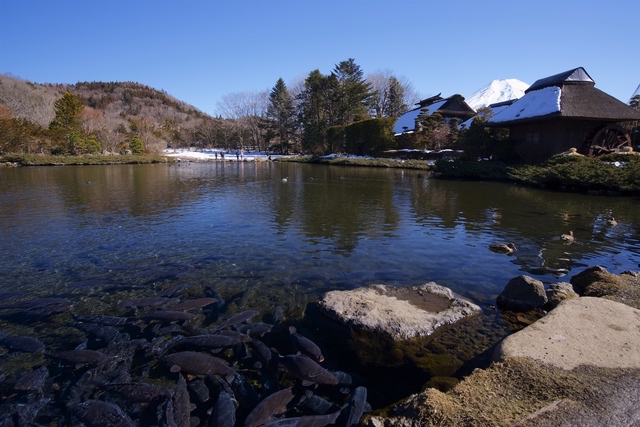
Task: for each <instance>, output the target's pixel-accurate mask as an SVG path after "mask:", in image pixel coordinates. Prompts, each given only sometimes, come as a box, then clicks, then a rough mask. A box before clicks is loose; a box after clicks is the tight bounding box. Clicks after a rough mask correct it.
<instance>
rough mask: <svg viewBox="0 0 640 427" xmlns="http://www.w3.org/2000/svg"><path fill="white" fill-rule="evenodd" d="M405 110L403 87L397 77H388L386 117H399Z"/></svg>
mask: <svg viewBox="0 0 640 427" xmlns="http://www.w3.org/2000/svg"><path fill="white" fill-rule="evenodd" d="M406 111H407V105H406V104H405V103H404V87H402V85H401V84H400V82H399V81H398V79H396V78H395V77H393V76H391V77H390V78H389V96H388V97H387V106H386V117H400V116H401V115H402V114H404V113H405V112H406Z"/></svg>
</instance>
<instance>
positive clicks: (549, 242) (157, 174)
mask: <svg viewBox="0 0 640 427" xmlns="http://www.w3.org/2000/svg"><path fill="white" fill-rule="evenodd" d="M0 178H1V179H2V186H1V188H0V202H1V203H0V233H1V235H2V241H3V242H4V243H3V245H2V250H1V252H0V256H1V258H0V269H1V271H2V275H3V282H2V285H1V286H2V290H3V291H5V292H6V291H14V290H16V289H20V290H21V291H24V292H29V293H33V294H38V295H46V294H50V293H55V292H64V291H66V290H68V289H73V288H77V287H82V286H85V285H84V284H86V283H93V282H95V281H110V282H116V283H134V284H144V283H154V282H158V281H163V280H164V281H170V280H182V281H195V282H212V281H213V282H218V285H219V286H221V287H222V288H223V291H226V292H228V293H237V292H243V291H244V290H246V289H252V293H253V294H254V297H253V298H254V299H260V298H267V299H271V297H270V295H271V294H272V293H273V292H274V289H278V290H279V291H280V292H277V293H278V294H283V292H282V290H283V289H284V290H287V291H286V292H284V294H285V295H286V297H285V298H286V299H287V300H288V301H287V305H289V306H288V308H289V309H291V310H296V309H300V306H298V305H299V304H300V305H302V306H304V303H305V302H306V301H309V300H313V299H315V298H317V297H318V295H320V294H321V293H323V292H324V291H326V290H329V289H345V288H355V287H358V286H362V285H366V284H370V283H389V284H396V285H416V284H422V283H424V282H426V281H432V280H433V281H436V282H438V283H440V284H442V285H445V286H449V287H451V288H453V289H454V290H455V291H456V292H458V293H461V294H463V295H466V296H471V297H473V298H475V299H480V300H481V299H483V298H491V297H492V296H494V295H495V294H497V293H499V292H500V290H501V289H502V288H503V287H504V285H505V284H506V282H507V281H508V280H509V279H510V278H511V277H513V276H516V275H519V274H530V275H534V276H536V277H537V278H539V279H541V280H543V281H545V282H547V283H550V282H556V281H563V280H567V278H566V277H564V276H565V275H571V274H574V273H575V271H574V270H575V269H576V268H578V269H579V268H582V267H584V266H588V265H594V264H601V265H604V266H606V267H607V268H609V269H610V270H611V271H613V272H621V271H624V270H628V269H634V268H637V267H638V262H639V261H640V249H639V248H640V244H638V243H639V242H638V240H639V237H638V227H639V224H640V213H639V212H638V209H637V208H638V202H637V200H635V199H630V198H605V197H591V196H584V195H572V194H561V193H550V192H542V191H536V190H532V189H526V188H521V187H517V186H512V185H506V184H496V183H469V182H464V183H460V182H451V181H439V180H430V179H426V178H425V177H424V176H423V175H422V174H421V173H420V172H417V171H402V170H384V169H374V168H345V167H327V166H315V165H300V164H292V163H284V164H277V163H267V162H265V163H238V164H225V163H203V164H184V163H183V164H180V165H127V166H107V167H105V166H96V167H94V166H85V167H60V168H57V167H48V168H16V169H11V168H7V169H3V170H1V171H0ZM283 178H287V179H286V181H284V180H283ZM611 216H613V217H615V218H616V220H617V222H618V225H617V226H614V227H612V226H610V225H609V224H607V221H606V219H607V218H609V217H611ZM570 230H571V231H573V232H574V234H575V236H576V241H575V243H573V244H572V245H566V244H564V242H563V241H562V240H560V235H561V234H564V233H567V232H569V231H570ZM495 241H504V242H514V243H515V244H516V246H517V247H518V251H517V252H516V254H515V255H513V256H506V255H499V254H495V253H492V252H490V251H489V250H488V249H487V246H488V245H489V244H490V243H492V242H495Z"/></svg>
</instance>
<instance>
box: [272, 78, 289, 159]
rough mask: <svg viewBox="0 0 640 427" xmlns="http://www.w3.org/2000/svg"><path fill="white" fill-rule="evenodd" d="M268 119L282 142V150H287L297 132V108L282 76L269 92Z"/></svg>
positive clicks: (283, 151) (273, 132) (273, 131)
mask: <svg viewBox="0 0 640 427" xmlns="http://www.w3.org/2000/svg"><path fill="white" fill-rule="evenodd" d="M267 119H268V121H269V123H270V124H271V126H269V129H270V130H271V131H272V134H273V135H274V136H275V137H276V138H278V140H279V142H280V151H281V152H282V153H285V152H287V151H288V148H289V145H290V142H291V141H290V140H291V137H292V136H293V134H294V133H295V109H294V106H293V98H292V97H291V94H290V93H289V90H288V89H287V85H286V84H285V83H284V80H282V78H280V79H278V81H277V82H276V85H275V86H274V87H273V89H271V92H270V93H269V104H268V106H267Z"/></svg>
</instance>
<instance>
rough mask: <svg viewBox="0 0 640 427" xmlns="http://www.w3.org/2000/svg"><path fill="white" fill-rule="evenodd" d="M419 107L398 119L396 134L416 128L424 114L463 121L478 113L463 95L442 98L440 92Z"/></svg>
mask: <svg viewBox="0 0 640 427" xmlns="http://www.w3.org/2000/svg"><path fill="white" fill-rule="evenodd" d="M416 105H417V107H416V108H414V109H413V110H411V111H408V112H406V113H405V114H403V115H402V116H400V117H399V118H398V120H396V124H395V126H394V134H395V135H396V136H397V135H401V134H403V133H411V132H414V131H415V130H416V120H417V119H418V118H419V117H420V116H422V115H424V114H429V115H431V114H434V113H438V114H440V115H441V116H442V117H443V118H444V119H445V120H450V119H452V118H456V119H458V120H459V121H460V122H463V121H465V120H467V119H469V118H471V117H473V116H475V115H476V112H475V111H474V109H473V108H471V107H469V105H468V104H467V103H466V102H465V101H464V97H463V96H462V95H458V94H456V95H453V96H450V97H449V98H442V97H440V94H438V95H435V96H432V97H431V98H427V99H423V100H422V101H420V102H418V103H417V104H416Z"/></svg>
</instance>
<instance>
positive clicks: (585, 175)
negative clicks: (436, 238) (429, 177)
mask: <svg viewBox="0 0 640 427" xmlns="http://www.w3.org/2000/svg"><path fill="white" fill-rule="evenodd" d="M433 172H434V175H435V176H436V177H440V178H448V179H460V180H464V179H468V180H486V181H508V182H515V183H518V184H522V185H528V186H532V187H537V188H544V189H549V190H558V191H570V192H576V193H592V194H625V195H640V155H637V154H611V155H607V156H602V157H597V158H591V157H585V156H578V155H561V154H559V155H556V156H553V157H551V158H550V159H549V160H548V161H547V162H545V163H543V164H541V165H536V166H532V165H527V166H514V167H510V166H508V165H506V164H504V163H501V162H494V161H462V160H454V161H449V160H440V161H437V162H436V163H435V164H434V167H433Z"/></svg>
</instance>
